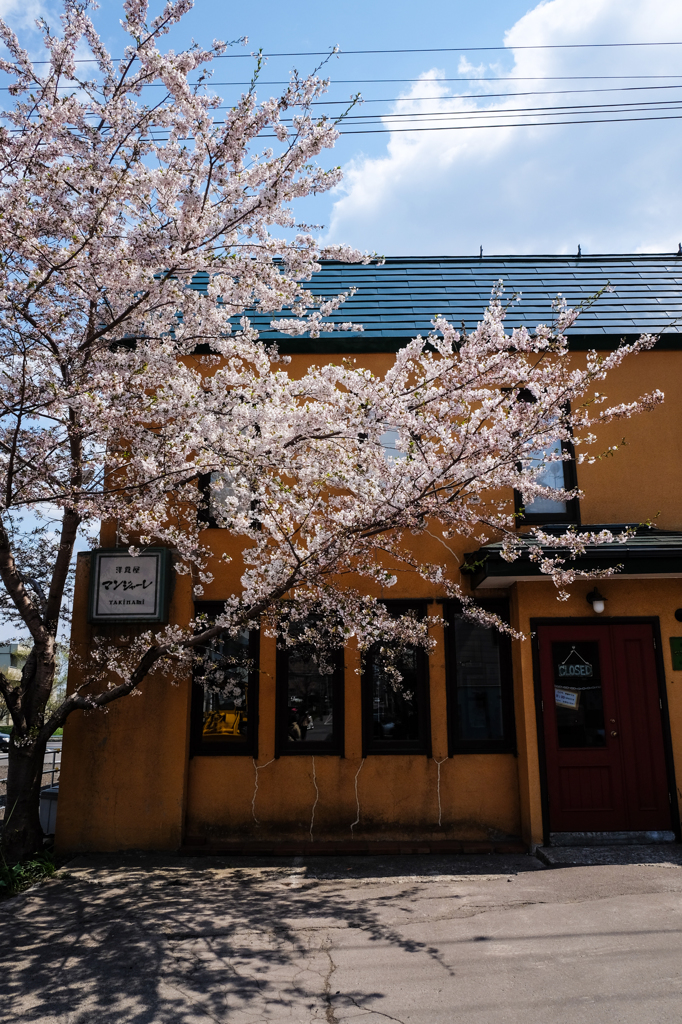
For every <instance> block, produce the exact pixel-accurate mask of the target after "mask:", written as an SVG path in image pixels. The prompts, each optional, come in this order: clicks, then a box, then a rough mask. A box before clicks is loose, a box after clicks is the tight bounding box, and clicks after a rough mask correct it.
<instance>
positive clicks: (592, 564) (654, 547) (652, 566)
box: [465, 524, 682, 589]
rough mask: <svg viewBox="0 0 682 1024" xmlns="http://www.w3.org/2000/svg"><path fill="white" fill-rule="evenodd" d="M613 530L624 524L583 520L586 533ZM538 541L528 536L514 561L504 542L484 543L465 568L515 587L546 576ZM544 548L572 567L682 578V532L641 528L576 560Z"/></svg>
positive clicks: (477, 581) (475, 576) (476, 578)
mask: <svg viewBox="0 0 682 1024" xmlns="http://www.w3.org/2000/svg"><path fill="white" fill-rule="evenodd" d="M604 529H607V530H611V531H612V532H613V533H620V532H622V530H623V529H624V525H623V524H606V525H604V524H599V525H584V526H582V527H580V530H581V532H587V531H590V532H595V533H596V532H599V531H600V530H604ZM564 531H565V527H561V528H560V530H557V528H556V527H546V528H545V532H546V533H550V532H551V533H559V532H561V533H563V532H564ZM537 547H538V542H537V541H535V540H533V539H532V538H529V541H528V544H527V545H526V546H525V547H524V549H523V550H522V551H521V554H520V555H519V557H518V558H517V559H516V560H515V561H513V562H507V561H505V559H504V558H503V557H502V545H501V543H495V544H485V545H484V546H483V547H481V548H479V549H478V551H471V552H469V553H468V554H467V556H466V561H465V569H466V567H469V572H470V575H471V586H472V587H473V588H474V589H476V588H479V587H482V588H485V587H510V586H511V585H512V583H516V582H518V581H520V580H523V581H526V580H534V579H535V580H546V579H548V577H547V575H546V574H544V573H542V572H541V571H540V566H539V564H538V563H537V562H535V561H531V559H530V554H531V552H533V551H534V550H537ZM542 549H543V552H544V553H546V554H547V555H549V556H552V555H555V554H556V555H562V554H563V555H564V557H565V558H566V562H567V566H568V565H570V566H574V567H575V568H576V569H584V570H590V571H591V570H593V569H617V570H618V571H617V573H616V578H617V579H626V580H627V579H666V578H667V579H669V578H671V577H682V533H679V532H676V531H675V532H674V531H667V530H657V529H655V528H653V527H648V526H644V527H637V530H636V533H635V535H634V536H632V537H630V539H629V540H626V541H625V542H618V543H615V544H598V545H597V544H595V545H592V546H588V547H587V548H586V549H585V554H584V555H580V556H578V557H577V558H576V559H575V560H572V559H570V555H568V553H567V552H565V551H563V550H562V549H561V548H558V547H557V548H554V547H552V546H551V545H543V548H542Z"/></svg>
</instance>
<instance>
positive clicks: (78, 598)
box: [55, 554, 192, 850]
mask: <svg viewBox="0 0 682 1024" xmlns="http://www.w3.org/2000/svg"><path fill="white" fill-rule="evenodd" d="M88 583H89V556H88V555H87V554H81V555H79V557H78V567H77V577H76V593H75V599H74V613H73V629H72V636H71V659H70V661H71V663H70V666H69V689H70V690H71V689H73V688H74V687H75V686H76V685H77V684H78V683H79V682H80V674H81V673H80V668H79V661H81V660H82V661H83V662H84V663H85V665H86V666H87V660H88V655H89V651H90V647H91V643H92V636H93V627H91V626H89V625H88V624H87V593H88ZM170 614H171V618H172V620H173V621H176V622H183V621H184V622H188V621H189V619H190V616H191V614H192V606H191V596H190V588H189V584H188V582H187V577H186V576H179V577H177V579H176V580H175V589H174V593H173V597H172V601H171V609H170ZM118 631H119V632H121V630H120V627H119V629H118ZM101 633H104V630H102V631H101ZM189 698H190V683H189V680H188V679H183V680H179V681H177V685H171V684H170V683H169V682H168V680H167V679H155V678H153V677H152V678H147V679H146V680H145V681H144V684H143V686H142V688H141V694H140V696H130V697H126V698H124V699H122V700H118V701H115V702H114V703H112V704H111V705H110V706H109V710H108V711H106V712H104V711H93V712H89V713H83V712H81V711H77V712H74V713H73V714H72V715H71V716H70V718H69V719H68V720H67V722H66V726H65V728H64V742H63V755H62V770H61V778H60V784H59V805H58V814H57V834H56V838H55V842H56V845H57V847H58V848H60V849H66V850H122V849H159V850H160V849H176V848H177V847H178V846H179V845H180V842H181V838H182V829H183V819H184V811H185V796H186V794H185V790H186V783H187V760H188V752H189Z"/></svg>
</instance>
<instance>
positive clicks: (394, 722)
mask: <svg viewBox="0 0 682 1024" xmlns="http://www.w3.org/2000/svg"><path fill="white" fill-rule="evenodd" d="M387 605H388V607H389V609H390V610H391V611H392V612H393V613H394V614H395V615H404V614H405V613H407V612H410V611H411V612H413V613H414V614H416V615H418V616H420V617H423V616H424V615H425V614H426V606H425V604H424V602H421V601H417V602H409V603H408V602H392V601H391V602H387ZM396 667H397V668H398V670H399V672H400V675H401V676H402V680H401V681H399V682H397V681H396V680H395V677H394V675H393V674H392V672H390V671H389V669H390V661H389V660H387V659H385V658H384V657H382V654H381V645H378V644H377V645H376V647H374V648H372V649H371V650H370V651H368V653H367V655H366V657H365V664H364V668H363V674H362V691H363V714H362V718H363V752H364V753H365V754H430V747H431V732H430V708H429V663H428V656H427V654H426V652H425V651H424V649H423V648H421V647H408V648H406V649H405V650H404V651H403V652H402V654H401V656H400V657H399V658H398V659H397V662H396Z"/></svg>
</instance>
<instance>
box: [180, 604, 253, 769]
mask: <svg viewBox="0 0 682 1024" xmlns="http://www.w3.org/2000/svg"><path fill="white" fill-rule="evenodd" d="M224 607H225V606H224V604H223V603H222V602H220V601H197V602H195V605H194V610H195V614H197V613H199V612H204V613H206V614H208V615H211V613H213V614H217V613H219V612H222V611H223V610H224ZM249 657H250V658H251V660H252V662H253V666H252V668H251V671H250V672H249V691H250V694H249V723H250V722H251V721H252V720H253V723H254V725H253V728H251V727H250V725H249V727H248V733H247V740H246V743H244V744H236V743H229V742H228V741H227V740H226V741H224V742H220V741H217V742H213V743H206V742H205V740H203V738H202V732H203V713H204V688H203V685H202V683H201V677H200V676H199V675H198V673H197V669H196V668H195V669H194V670H193V671H192V683H191V686H192V699H191V707H190V743H189V756H190V757H251V758H257V757H258V732H259V726H260V720H259V692H258V691H259V681H260V630H259V629H251V630H249Z"/></svg>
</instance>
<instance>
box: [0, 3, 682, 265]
mask: <svg viewBox="0 0 682 1024" xmlns="http://www.w3.org/2000/svg"><path fill="white" fill-rule="evenodd" d="M159 8H160V4H159V5H157V6H156V8H155V7H154V5H152V10H154V11H155V10H157V9H159ZM41 10H44V11H45V12H46V13H47V16H48V18H49V20H51V21H55V20H56V18H55V16H54V11H55V10H56V7H55V6H53V5H51V4H50V3H49V2H47V3H45V4H43V3H42V2H41V0H25V2H21V3H20V2H19V0H0V12H4V13H5V16H6V18H7V20H8V21H9V22H10V24H11V25H13V27H15V28H17V29H18V30H19V31H20V33H21V34H22V35H24V34H25V32H26V31H28V26H29V23H30V19H31V18H32V17H33V16H34V15H35V14H36V13H39V12H40V11H41ZM120 16H121V7H120V5H119V3H118V2H117V0H105V2H104V3H103V4H102V7H101V9H100V11H99V12H98V13H97V15H96V22H97V24H98V26H99V28H100V30H101V32H102V34H103V36H104V38H105V41H106V42H107V43H108V44H109V46H110V47H111V48H112V50H117V48H118V44H120V41H121V33H120V28H119V27H118V19H119V17H120ZM241 35H248V37H249V45H248V49H247V50H246V51H245V50H243V49H241V48H236V49H234V50H233V51H231V52H232V53H236V54H241V55H242V56H237V57H231V58H229V59H225V60H223V61H221V62H219V64H220V66H219V68H217V70H216V74H215V80H216V82H226V83H227V82H230V83H239V82H245V81H247V79H248V76H249V72H250V69H251V66H252V61H251V59H250V57H248V52H249V51H250V50H252V49H257V48H259V47H262V49H263V50H264V51H266V52H277V53H281V52H286V53H291V52H296V53H298V52H300V51H314V50H322V51H325V50H327V49H329V48H330V47H332V46H334V45H339V46H340V47H341V49H342V50H343V51H348V50H358V49H368V50H371V49H382V50H385V49H401V48H420V47H423V48H429V47H438V46H442V47H452V48H453V52H450V53H445V52H443V53H411V54H374V55H372V54H367V55H352V54H342V55H341V56H340V57H338V58H333V59H332V61H331V62H330V64H329V65H328V67H329V73H330V75H331V77H332V86H331V88H330V92H329V99H330V100H335V101H339V100H345V99H347V98H348V97H349V96H350V95H351V94H352V93H354V92H356V91H358V90H360V91H361V92H362V95H363V98H364V100H365V103H364V104H363V106H362V108H361V110H360V113H362V114H363V115H366V114H369V113H374V112H375V111H381V112H383V113H384V114H386V113H390V112H422V113H423V112H428V113H432V112H433V111H434V110H437V111H452V110H459V111H470V112H472V113H475V112H476V111H481V110H483V111H486V110H490V109H493V108H494V109H497V110H504V109H505V108H514V107H518V106H529V105H533V106H544V105H555V104H562V103H585V102H591V101H592V100H593V99H594V98H595V97H597V98H599V99H601V100H602V101H605V102H618V101H622V100H623V99H625V100H627V101H632V100H638V99H640V98H641V97H643V96H647V97H649V98H650V97H652V96H656V97H663V98H666V99H670V98H674V97H676V96H678V95H681V94H682V89H669V88H666V89H665V90H664V91H663V92H661V91H660V90H659V91H658V92H656V91H653V90H648V92H632V91H631V92H630V93H627V94H625V93H613V94H610V93H606V94H592V93H588V94H565V95H563V96H557V95H556V94H555V93H550V91H551V90H557V89H566V88H592V87H594V88H596V87H600V88H604V87H611V86H620V85H623V84H626V85H629V86H632V85H638V84H647V85H652V84H656V85H665V86H666V87H667V86H670V85H675V84H676V83H677V84H681V85H682V47H663V48H661V47H658V48H641V47H638V48H629V49H622V50H618V49H592V50H554V49H545V50H532V51H528V50H520V49H515V48H514V47H515V46H520V45H524V44H529V43H533V44H542V45H550V46H553V45H556V44H558V43H591V42H613V41H618V42H626V41H642V40H656V41H660V40H682V4H681V3H680V0H545V2H542V3H539V4H533V3H530V4H529V3H527V2H516V0H486V3H485V4H472V3H471V2H463V0H448V2H444V0H429V2H428V3H422V4H419V3H415V2H414V0H409V2H408V0H364V2H361V0H346V2H345V3H344V4H343V5H332V4H324V3H322V4H320V3H319V2H316V3H313V2H311V0H300V2H298V3H295V4H282V3H281V2H274V0H255V2H251V3H249V4H230V3H219V4H216V3H215V2H209V0H197V2H196V4H195V8H194V10H193V11H192V12H191V13H190V14H189V15H188V16H187V18H186V19H185V20H184V21H183V22H182V25H181V26H180V27H179V28H178V29H177V30H176V32H175V33H174V34H173V35H171V36H170V37H169V40H170V44H171V45H174V46H175V47H176V48H179V47H180V46H182V45H186V44H187V42H188V41H189V39H190V38H192V37H193V38H195V39H197V40H199V41H202V42H205V41H208V40H210V39H212V38H222V39H235V38H237V37H239V36H241ZM475 46H505V50H504V51H502V52H499V51H497V52H495V51H491V52H487V53H486V52H483V53H481V52H476V51H474V50H473V49H471V48H472V47H475ZM314 60H315V58H314V57H296V58H293V57H272V58H270V60H269V62H268V66H267V68H266V71H265V73H264V74H263V76H262V80H263V84H262V85H261V89H260V94H261V95H264V94H265V93H276V92H277V91H278V85H276V84H272V85H270V84H268V83H278V82H282V81H284V80H285V79H286V77H287V74H288V71H289V70H290V68H291V67H292V66H293V65H296V66H297V67H298V68H299V70H300V71H307V70H310V69H311V68H312V66H313V65H314ZM595 75H611V76H633V75H659V76H660V75H671V76H672V75H679V76H681V77H680V78H678V79H674V78H668V79H665V78H663V79H661V78H658V79H650V80H645V79H632V78H630V79H629V80H628V81H625V79H624V78H623V79H620V80H615V79H614V80H613V81H596V80H592V79H591V78H590V76H595ZM568 76H582V77H583V81H581V82H570V81H569V82H566V81H564V82H561V83H556V82H549V81H547V79H548V78H557V77H564V78H566V77H568ZM472 77H486V78H490V79H492V81H491V82H487V83H472V82H464V81H459V82H458V81H457V79H466V78H472ZM510 78H511V81H503V80H502V79H510ZM529 78H541V79H545V81H540V82H535V83H531V84H529V83H528V81H527V80H528V79H529ZM368 79H369V80H371V79H374V80H376V79H400V80H403V81H398V82H378V81H374V82H372V81H366V80H368ZM406 79H418V80H419V79H421V80H420V81H417V82H414V83H409V82H407V81H404V80H406ZM449 79H454V80H455V81H448V80H449ZM360 80H365V81H360ZM522 80H523V81H522ZM239 90H240V86H239V85H238V84H234V85H225V86H221V87H220V91H221V93H222V94H223V95H224V96H225V98H226V99H230V98H232V97H233V96H234V95H235V94H236V93H237V92H238V91H239ZM529 90H532V91H535V92H536V93H537V92H539V91H542V92H543V93H544V95H535V96H533V97H531V98H514V97H513V95H512V94H513V93H518V92H527V91H529ZM463 92H467V93H473V94H474V96H473V97H472V98H469V99H459V98H456V99H452V98H451V97H453V96H460V95H461V94H462V93H463ZM493 92H494V93H497V94H502V95H501V96H499V95H498V96H497V97H495V98H493V97H492V96H491V95H490V94H491V93H493ZM377 100H381V101H383V102H381V103H377V102H376V101H377ZM330 109H338V107H337V108H330ZM519 118H521V119H523V115H518V117H516V115H515V116H514V118H512V120H518V119H519ZM393 123H395V122H393ZM446 123H447V122H446ZM680 124H681V122H680V121H679V120H674V119H669V120H668V119H667V120H659V121H654V122H647V121H642V122H628V123H621V124H592V125H557V126H542V127H537V126H535V127H523V126H520V127H503V128H498V129H473V130H465V131H461V130H458V131H433V132H432V131H424V132H421V133H418V134H417V133H397V132H390V131H386V132H383V133H381V134H369V135H368V134H364V135H357V134H354V135H347V136H346V137H344V138H342V139H341V140H340V141H339V143H338V145H337V147H336V149H335V150H334V151H333V153H331V154H329V155H328V156H325V158H324V159H325V160H326V161H328V162H333V163H339V164H341V166H342V167H343V168H344V171H345V179H344V183H343V185H342V186H341V187H340V188H339V189H337V190H336V192H335V193H334V194H331V195H327V196H325V197H321V198H319V199H316V200H313V201H312V202H310V201H306V202H305V205H304V206H302V207H301V209H300V210H297V214H298V215H299V216H300V218H301V219H304V220H306V221H307V222H316V223H324V224H325V225H326V228H325V237H326V238H327V239H329V240H331V241H334V242H348V243H350V244H354V245H357V246H359V247H361V248H363V249H368V250H375V251H378V252H381V253H385V254H433V253H435V254H439V255H441V254H452V255H458V254H467V253H478V250H479V245H482V246H483V248H484V251H485V252H489V253H493V252H494V253H503V252H504V253H515V252H516V253H529V252H556V253H564V252H573V251H575V250H576V249H577V246H578V244H581V245H582V249H583V252H602V253H603V252H628V251H635V252H637V251H672V250H676V249H677V245H678V242H679V241H680V240H682V191H681V190H680V188H679V166H680V158H681V157H682V152H681V151H680V150H681V140H682V136H681V134H680Z"/></svg>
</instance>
